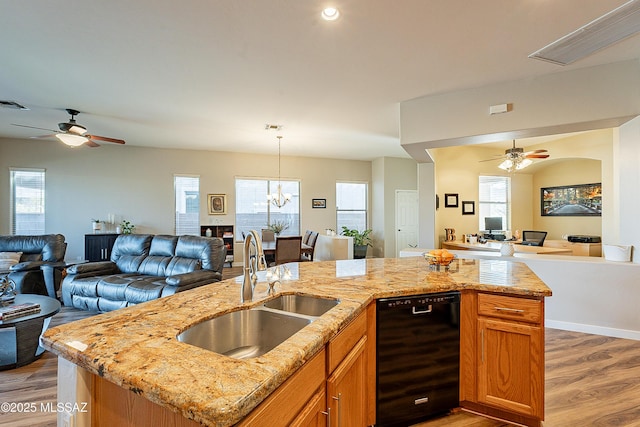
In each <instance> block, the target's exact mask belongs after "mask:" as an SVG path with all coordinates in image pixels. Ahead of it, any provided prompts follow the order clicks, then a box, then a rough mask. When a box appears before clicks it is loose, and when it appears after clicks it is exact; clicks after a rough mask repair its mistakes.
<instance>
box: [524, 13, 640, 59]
mask: <svg viewBox="0 0 640 427" xmlns="http://www.w3.org/2000/svg"><path fill="white" fill-rule="evenodd" d="M638 31H640V0H631V1H629V2H627V3H625V4H623V5H622V6H620V7H618V8H616V9H614V10H612V11H611V12H608V13H606V14H604V15H602V16H601V17H599V18H598V19H596V20H595V21H592V22H590V23H588V24H587V25H585V26H583V27H580V28H578V29H577V30H575V31H574V32H572V33H570V34H567V35H566V36H564V37H562V38H561V39H558V40H556V41H554V42H553V43H551V44H549V45H547V46H545V47H543V48H542V49H540V50H538V51H536V52H534V53H532V54H531V55H529V58H534V59H540V60H543V61H547V62H552V63H554V64H558V65H568V64H571V63H572V62H575V61H577V60H579V59H582V58H584V57H586V56H589V55H591V54H592V53H594V52H596V51H598V50H600V49H604V48H605V47H608V46H611V45H612V44H614V43H617V42H619V41H620V40H623V39H625V38H627V37H629V36H632V35H634V34H635V33H637V32H638Z"/></svg>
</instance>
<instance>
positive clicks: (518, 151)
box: [480, 139, 549, 172]
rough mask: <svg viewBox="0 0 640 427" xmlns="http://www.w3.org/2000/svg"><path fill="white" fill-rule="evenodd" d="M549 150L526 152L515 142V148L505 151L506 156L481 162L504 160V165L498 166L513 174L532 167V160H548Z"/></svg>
mask: <svg viewBox="0 0 640 427" xmlns="http://www.w3.org/2000/svg"><path fill="white" fill-rule="evenodd" d="M546 153H547V150H544V149H539V150H533V151H527V152H525V151H524V148H520V147H516V140H515V139H514V140H513V147H511V148H508V149H506V150H504V154H503V155H500V156H497V157H495V158H493V159H486V160H480V161H481V162H490V161H495V160H502V163H500V164H499V165H498V167H499V168H500V169H503V170H505V171H507V172H513V171H514V170H521V169H524V168H526V167H527V166H529V165H531V164H532V163H533V161H532V160H531V159H546V158H548V157H549V154H546Z"/></svg>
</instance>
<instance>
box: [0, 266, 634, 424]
mask: <svg viewBox="0 0 640 427" xmlns="http://www.w3.org/2000/svg"><path fill="white" fill-rule="evenodd" d="M241 271H242V270H241V268H238V267H235V268H225V278H229V277H235V276H238V275H240V273H241ZM91 315H92V313H88V312H84V311H80V310H76V309H72V308H67V307H63V308H62V311H61V312H60V313H58V314H56V315H55V316H54V317H53V319H52V322H51V323H52V324H51V326H55V325H59V324H63V323H68V322H71V321H74V320H78V319H81V318H85V317H88V316H91ZM545 357H546V364H545V366H546V395H545V404H546V411H545V414H546V421H545V422H544V426H545V427H578V426H579V427H584V426H594V427H614V426H615V427H623V426H624V427H640V341H632V340H624V339H619V338H609V337H603V336H599V335H589V334H582V333H578V332H567V331H561V330H556V329H547V331H546V349H545ZM57 363H58V362H57V357H56V356H54V355H53V354H52V353H49V352H45V353H44V354H43V355H42V357H41V358H40V359H39V360H37V361H35V362H33V363H31V364H30V365H27V366H23V367H21V368H18V369H13V370H8V371H0V403H2V402H14V403H22V404H28V405H32V406H34V407H35V410H34V411H33V412H9V413H5V412H1V411H0V426H11V427H40V426H55V425H56V414H55V413H53V412H47V411H42V410H41V409H43V406H44V407H45V408H46V405H47V404H50V405H55V404H56V395H57V390H56V383H57V367H58V365H57ZM41 404H42V405H41ZM417 426H419V427H441V426H451V427H507V426H511V424H509V423H505V422H503V421H498V420H492V419H487V418H484V417H480V416H476V415H474V414H470V413H467V412H464V411H457V412H455V413H454V414H451V415H448V416H446V417H441V418H438V419H434V420H431V421H428V422H424V423H420V424H418V425H417Z"/></svg>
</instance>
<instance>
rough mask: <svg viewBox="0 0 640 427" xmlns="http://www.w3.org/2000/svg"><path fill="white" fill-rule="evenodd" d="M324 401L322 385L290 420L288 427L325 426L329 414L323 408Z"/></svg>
mask: <svg viewBox="0 0 640 427" xmlns="http://www.w3.org/2000/svg"><path fill="white" fill-rule="evenodd" d="M326 401H327V395H326V393H325V391H324V387H322V388H320V390H318V392H317V393H316V394H314V395H313V397H312V398H311V399H309V402H307V404H306V405H305V407H304V408H303V409H302V411H300V413H299V414H298V416H297V417H296V418H295V419H294V420H293V421H292V422H291V425H290V427H326V426H327V416H328V415H329V413H328V412H327V411H326V409H325V408H326V407H327V406H326Z"/></svg>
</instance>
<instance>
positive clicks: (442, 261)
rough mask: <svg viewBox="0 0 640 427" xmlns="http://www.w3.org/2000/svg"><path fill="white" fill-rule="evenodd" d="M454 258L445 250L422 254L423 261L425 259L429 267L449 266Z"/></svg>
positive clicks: (434, 250)
mask: <svg viewBox="0 0 640 427" xmlns="http://www.w3.org/2000/svg"><path fill="white" fill-rule="evenodd" d="M455 257H456V256H455V255H454V254H452V253H451V252H449V251H448V250H446V249H433V250H430V251H429V252H425V253H424V259H426V260H427V261H428V262H429V264H430V265H444V266H447V265H449V264H451V261H453V259H454V258H455Z"/></svg>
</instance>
